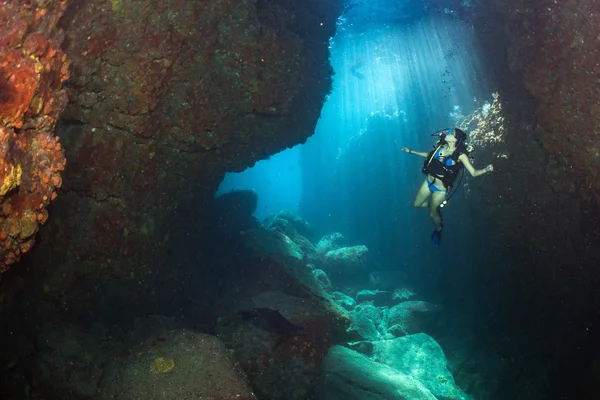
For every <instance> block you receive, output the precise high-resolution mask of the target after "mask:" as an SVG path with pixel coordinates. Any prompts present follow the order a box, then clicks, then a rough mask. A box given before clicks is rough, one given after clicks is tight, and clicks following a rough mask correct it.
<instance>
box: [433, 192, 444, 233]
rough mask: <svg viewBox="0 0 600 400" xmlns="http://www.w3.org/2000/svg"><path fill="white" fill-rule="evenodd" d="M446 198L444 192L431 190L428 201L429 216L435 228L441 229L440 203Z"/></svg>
mask: <svg viewBox="0 0 600 400" xmlns="http://www.w3.org/2000/svg"><path fill="white" fill-rule="evenodd" d="M444 200H446V192H433V193H432V194H431V201H430V202H429V216H430V217H431V219H432V220H433V222H434V223H435V230H436V231H441V230H442V227H443V226H442V215H441V214H440V204H442V203H443V202H444Z"/></svg>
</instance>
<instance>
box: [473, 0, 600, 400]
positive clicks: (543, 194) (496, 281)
mask: <svg viewBox="0 0 600 400" xmlns="http://www.w3.org/2000/svg"><path fill="white" fill-rule="evenodd" d="M476 3H477V4H478V7H479V9H478V15H477V17H476V19H475V27H476V30H477V31H478V34H479V37H480V40H481V41H482V44H483V48H484V49H485V51H486V56H487V57H488V60H489V66H490V69H491V70H493V71H494V73H495V74H494V75H495V78H496V80H497V83H498V87H499V93H500V99H501V104H502V113H501V114H502V116H503V125H504V126H503V129H504V132H503V140H502V142H501V143H497V144H494V145H492V146H490V147H489V148H488V149H487V153H486V152H485V151H482V152H481V153H479V154H481V155H482V157H488V156H489V157H490V158H492V157H493V156H494V155H499V154H506V155H507V158H497V159H494V161H493V162H494V165H495V167H496V169H495V171H494V173H493V175H492V176H490V179H481V180H477V181H476V182H474V183H473V184H472V185H471V187H472V188H473V189H474V193H475V196H474V197H472V200H473V201H471V202H470V204H471V205H472V206H473V207H474V208H479V209H481V210H482V211H483V213H484V214H486V215H487V216H489V217H491V218H492V219H493V220H495V221H497V222H498V224H499V225H500V226H501V227H502V229H500V230H499V231H497V232H487V235H488V238H489V239H490V241H496V240H497V241H504V242H508V243H510V242H512V244H513V246H512V248H511V249H510V251H511V253H512V255H514V256H515V261H514V262H513V263H505V265H499V264H498V263H494V262H493V261H492V260H491V261H490V265H489V266H486V269H487V271H486V272H485V273H486V274H487V275H488V278H489V282H490V283H492V282H493V283H492V284H490V285H485V284H483V283H482V286H483V287H486V301H489V302H490V304H494V307H493V308H490V309H493V310H498V311H500V312H504V313H505V314H506V315H504V316H499V315H498V314H495V317H496V318H497V320H498V321H501V320H504V321H512V322H510V323H508V324H506V325H505V326H504V328H503V329H504V330H505V331H509V330H512V333H513V334H514V335H513V337H516V336H520V337H521V339H523V340H529V342H527V343H525V344H524V345H525V346H534V347H535V348H536V349H537V350H535V351H532V352H531V353H530V354H527V355H526V356H524V357H523V359H527V360H529V361H527V362H528V363H530V364H529V365H527V362H523V360H521V361H517V363H516V364H515V370H518V368H523V370H527V369H528V370H531V369H532V368H531V365H532V364H531V363H535V362H539V363H540V365H543V363H544V362H548V360H552V362H553V363H555V364H553V367H552V371H551V372H549V376H550V375H551V376H557V377H558V376H560V382H561V385H562V387H561V388H560V389H562V390H564V391H565V392H564V394H565V396H566V394H568V395H569V396H573V397H577V398H579V397H578V396H577V395H575V394H574V393H577V391H581V390H582V388H583V387H584V386H585V385H581V384H580V383H572V385H573V386H572V387H571V386H569V382H576V380H580V379H581V376H585V375H586V374H587V373H588V370H587V366H588V365H589V363H590V362H591V361H590V360H591V359H592V358H593V357H590V356H589V354H590V350H591V348H593V347H595V346H596V345H594V344H592V343H593V342H592V341H591V339H590V338H591V337H592V335H594V334H596V332H597V330H598V328H599V326H598V324H597V323H596V322H594V321H597V316H596V315H597V311H596V309H597V307H598V304H600V298H599V297H598V294H597V293H596V291H595V289H594V287H597V285H598V282H600V275H599V274H598V273H597V265H598V263H600V260H599V257H598V254H597V251H595V250H594V249H595V248H596V243H597V240H598V238H599V237H600V230H599V229H598V220H599V218H598V201H599V197H598V193H599V188H600V186H599V184H598V181H597V179H596V173H597V169H598V162H599V161H598V160H599V159H598V157H597V154H596V153H597V151H596V149H597V147H598V145H597V143H596V137H597V131H598V129H599V128H600V126H599V122H600V120H599V119H598V113H597V111H598V110H597V108H598V105H597V104H598V102H597V99H598V96H599V95H600V82H598V80H597V76H598V72H599V68H600V67H599V65H598V63H597V61H598V59H599V54H598V51H599V50H598V47H597V40H598V39H597V38H598V35H599V34H600V32H599V31H598V30H599V28H598V27H599V26H600V25H599V23H598V22H599V21H598V18H599V17H598V7H597V5H595V4H594V2H592V1H572V2H555V1H550V0H548V1H541V2H540V1H533V0H521V1H517V2H511V3H510V4H508V3H506V2H503V1H492V2H488V1H485V2H483V1H478V2H476ZM482 200H483V201H482ZM502 310H504V311H502ZM515 335H516V336H515ZM533 353H536V354H535V355H534V354H533ZM545 357H547V359H546V361H543V359H544V358H545ZM533 360H537V361H533ZM557 360H561V361H557ZM565 360H569V361H568V365H569V367H568V368H567V367H565V368H562V367H560V365H561V362H562V361H565ZM573 360H577V361H573ZM519 362H522V363H523V364H522V365H521V367H519V366H518V365H517V364H519ZM562 364H564V365H567V362H564V363H562ZM549 379H550V380H552V378H549ZM594 380H597V379H595V378H593V377H591V376H590V377H589V381H594ZM597 393H598V392H596V395H594V396H592V395H590V394H588V396H587V397H589V398H595V397H597ZM561 394H562V392H561ZM554 395H555V397H560V396H561V395H559V394H558V393H554ZM582 396H583V395H582ZM583 397H585V396H583ZM583 397H582V398H583ZM587 397H586V398H587Z"/></svg>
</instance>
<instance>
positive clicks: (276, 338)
mask: <svg viewBox="0 0 600 400" xmlns="http://www.w3.org/2000/svg"><path fill="white" fill-rule="evenodd" d="M240 306H241V307H247V308H255V307H256V308H269V309H272V310H277V311H279V313H280V314H281V316H282V317H283V318H285V319H286V320H287V321H289V322H291V323H292V324H294V325H296V326H298V327H302V328H304V330H305V332H301V333H296V332H291V333H290V334H289V335H286V334H282V333H281V332H276V331H275V330H274V329H272V330H269V329H268V328H265V327H259V326H258V325H260V324H253V323H251V322H250V321H248V320H241V319H240V318H238V319H236V320H231V321H222V323H221V324H220V326H219V327H218V329H217V332H218V335H219V338H221V339H222V340H223V341H224V342H225V343H226V344H227V345H228V346H229V347H230V348H232V349H233V350H234V351H235V353H236V357H237V359H238V360H239V362H240V364H241V365H242V367H243V369H244V371H246V373H247V374H248V377H249V379H250V382H251V383H252V387H253V388H254V390H255V391H256V393H257V395H258V396H259V398H265V399H267V398H268V399H272V400H277V399H281V400H289V399H302V398H306V396H307V395H308V394H309V393H310V392H312V390H313V388H314V386H315V384H316V382H317V379H318V377H319V373H320V372H319V371H320V364H321V362H322V360H323V358H324V357H325V354H326V353H327V350H328V348H329V345H330V342H331V328H330V322H329V317H328V315H327V314H326V313H325V312H324V310H322V309H319V308H316V307H315V306H314V304H312V303H311V302H309V301H306V299H303V298H300V297H295V296H290V295H288V294H285V293H283V292H281V291H270V292H264V293H261V294H260V295H258V296H256V297H254V298H253V299H251V302H250V303H249V304H242V305H240ZM225 322H228V323H225ZM259 322H260V321H259ZM263 322H272V323H271V325H273V324H278V325H282V324H284V323H281V324H279V323H278V322H277V321H263ZM263 325H267V324H263Z"/></svg>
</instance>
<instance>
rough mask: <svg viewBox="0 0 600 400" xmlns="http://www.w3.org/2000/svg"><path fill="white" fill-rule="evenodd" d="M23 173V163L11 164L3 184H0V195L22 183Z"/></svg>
mask: <svg viewBox="0 0 600 400" xmlns="http://www.w3.org/2000/svg"><path fill="white" fill-rule="evenodd" d="M22 174H23V169H22V168H21V164H19V165H17V166H16V167H15V166H14V165H11V166H10V172H9V173H8V174H6V176H5V177H4V179H2V185H0V196H5V195H6V194H7V193H8V192H10V191H11V190H13V189H14V188H16V187H17V186H19V185H20V184H21V175H22Z"/></svg>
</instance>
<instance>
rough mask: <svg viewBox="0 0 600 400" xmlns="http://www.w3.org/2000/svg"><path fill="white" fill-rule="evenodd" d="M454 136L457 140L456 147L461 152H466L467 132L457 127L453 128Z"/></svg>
mask: <svg viewBox="0 0 600 400" xmlns="http://www.w3.org/2000/svg"><path fill="white" fill-rule="evenodd" d="M454 137H455V138H456V140H457V143H456V148H457V149H459V150H461V151H463V152H467V139H468V138H469V135H468V134H467V132H465V131H463V130H462V129H459V128H454ZM467 153H468V152H467Z"/></svg>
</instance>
